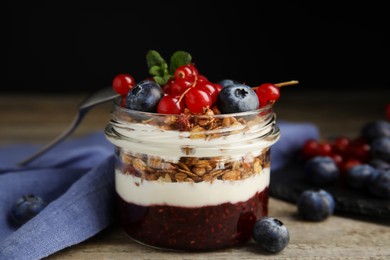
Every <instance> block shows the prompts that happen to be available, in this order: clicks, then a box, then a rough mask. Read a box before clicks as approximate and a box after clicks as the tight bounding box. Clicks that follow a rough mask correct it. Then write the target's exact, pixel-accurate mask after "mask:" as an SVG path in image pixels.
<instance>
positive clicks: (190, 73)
mask: <svg viewBox="0 0 390 260" xmlns="http://www.w3.org/2000/svg"><path fill="white" fill-rule="evenodd" d="M146 63H147V66H148V72H149V74H150V77H149V78H147V79H144V80H143V81H141V82H138V84H136V82H135V81H134V78H133V77H132V76H131V75H129V74H119V75H117V76H116V77H115V78H114V80H113V88H114V89H115V91H116V92H117V93H119V94H120V95H122V97H123V98H122V100H121V101H120V104H121V106H123V107H126V108H130V109H133V110H138V111H145V112H152V113H154V112H158V113H162V112H159V111H164V113H171V114H177V113H194V114H199V113H202V111H204V109H205V108H212V109H213V110H215V111H218V113H239V112H246V111H251V110H257V109H258V108H259V107H263V106H265V105H269V104H273V103H274V102H275V101H276V100H277V99H278V98H279V95H280V93H279V87H281V86H286V85H292V84H297V83H298V81H288V82H282V83H277V84H271V83H265V84H262V85H260V87H258V88H257V91H255V88H251V87H250V86H247V85H245V84H241V83H239V82H238V81H236V80H232V79H223V80H221V81H219V82H218V83H215V82H212V81H210V80H209V79H208V78H207V77H206V76H205V75H203V74H200V73H199V71H198V69H197V67H196V66H195V64H194V63H193V62H192V56H191V55H190V54H189V53H188V52H185V51H176V52H174V53H173V54H172V56H171V57H170V59H169V63H168V62H167V61H166V60H165V59H164V58H163V57H162V56H161V55H160V54H159V53H158V52H157V51H155V50H149V51H148V52H147V54H146ZM152 82H153V83H152ZM146 83H147V84H146ZM143 85H145V89H143V87H142V86H143ZM152 86H154V87H152ZM157 86H159V89H158V88H157ZM267 86H268V87H267ZM270 86H273V87H274V88H275V91H277V92H278V93H277V95H276V94H275V93H274V92H271V91H270V89H271V88H270ZM227 87H229V88H228V89H227V90H223V89H225V88H227ZM192 88H197V89H199V90H202V92H199V93H197V94H195V93H196V91H193V90H191V91H190V89H192ZM160 89H161V91H160ZM222 90H223V91H222ZM149 92H150V93H149ZM203 92H206V93H207V94H208V96H210V97H211V104H210V101H209V97H206V96H205V95H204V94H203ZM263 92H264V93H263ZM161 93H163V95H161ZM164 95H168V96H172V97H171V100H170V101H172V99H173V98H176V99H179V100H180V101H181V100H184V103H183V104H184V108H183V107H181V104H182V103H181V102H180V108H178V107H176V106H174V105H173V103H174V102H173V103H172V102H171V103H172V105H167V104H168V103H169V102H167V101H166V100H168V99H169V98H166V99H164V101H163V102H162V103H161V108H160V109H158V111H157V104H158V103H159V101H160V99H161V98H162V97H163V96H164ZM194 98H199V100H195V99H194ZM259 100H260V101H259ZM264 100H266V101H264ZM168 108H172V109H173V110H172V111H167V109H168ZM178 111H180V112H178Z"/></svg>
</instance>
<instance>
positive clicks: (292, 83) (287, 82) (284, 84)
mask: <svg viewBox="0 0 390 260" xmlns="http://www.w3.org/2000/svg"><path fill="white" fill-rule="evenodd" d="M296 84H299V81H298V80H290V81H285V82H280V83H276V84H274V85H275V86H276V87H278V88H281V87H284V86H290V85H296ZM257 88H258V87H254V88H253V89H257Z"/></svg>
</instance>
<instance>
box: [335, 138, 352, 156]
mask: <svg viewBox="0 0 390 260" xmlns="http://www.w3.org/2000/svg"><path fill="white" fill-rule="evenodd" d="M350 142H351V141H350V140H349V139H348V138H347V137H344V136H340V137H337V138H336V139H335V140H334V142H333V143H332V150H333V152H335V153H337V154H340V155H342V156H344V155H345V152H346V150H347V148H348V146H349V144H350Z"/></svg>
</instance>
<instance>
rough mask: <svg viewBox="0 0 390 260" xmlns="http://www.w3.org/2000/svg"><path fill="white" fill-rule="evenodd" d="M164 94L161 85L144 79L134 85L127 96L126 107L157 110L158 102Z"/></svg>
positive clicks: (150, 110) (139, 109) (149, 110)
mask: <svg viewBox="0 0 390 260" xmlns="http://www.w3.org/2000/svg"><path fill="white" fill-rule="evenodd" d="M163 96H164V92H163V90H162V89H161V87H160V85H158V84H157V83H156V82H154V81H151V80H144V81H141V82H140V83H138V84H137V85H136V86H135V87H133V88H132V89H131V90H130V91H129V93H128V94H127V96H126V107H127V108H129V109H133V110H138V111H144V112H156V111H157V104H158V102H159V101H160V99H161V98H162V97H163Z"/></svg>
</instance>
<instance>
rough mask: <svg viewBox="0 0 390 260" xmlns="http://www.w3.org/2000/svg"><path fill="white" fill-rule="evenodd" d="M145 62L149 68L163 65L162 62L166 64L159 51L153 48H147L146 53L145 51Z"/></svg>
mask: <svg viewBox="0 0 390 260" xmlns="http://www.w3.org/2000/svg"><path fill="white" fill-rule="evenodd" d="M146 63H147V65H148V68H151V67H153V66H159V67H161V66H163V64H167V62H166V61H165V60H164V58H163V57H161V55H160V53H158V52H157V51H155V50H149V51H148V53H146ZM166 66H168V65H166Z"/></svg>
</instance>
